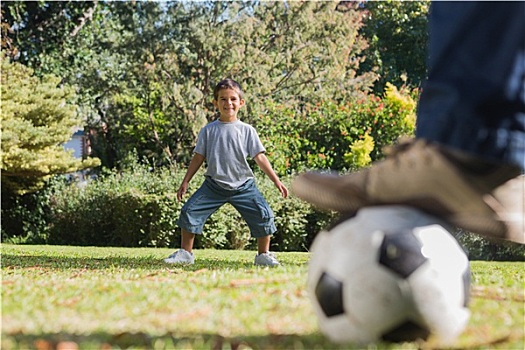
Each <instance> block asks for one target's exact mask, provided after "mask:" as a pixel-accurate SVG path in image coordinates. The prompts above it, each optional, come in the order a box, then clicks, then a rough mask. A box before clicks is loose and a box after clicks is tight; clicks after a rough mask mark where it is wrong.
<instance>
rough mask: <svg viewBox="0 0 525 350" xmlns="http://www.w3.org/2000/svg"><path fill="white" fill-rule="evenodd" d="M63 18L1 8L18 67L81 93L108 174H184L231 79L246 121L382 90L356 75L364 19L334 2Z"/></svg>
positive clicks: (120, 8) (49, 9) (211, 5)
mask: <svg viewBox="0 0 525 350" xmlns="http://www.w3.org/2000/svg"><path fill="white" fill-rule="evenodd" d="M64 6H66V5H63V3H56V2H45V1H44V2H40V3H38V5H33V4H32V5H27V6H24V5H21V4H18V3H16V2H15V3H10V2H7V3H6V4H4V3H2V8H3V9H4V10H5V12H6V17H5V19H4V20H5V21H7V22H8V23H10V24H11V30H12V31H13V34H12V35H13V36H16V38H17V40H15V44H16V45H18V49H19V52H22V53H24V54H23V55H21V56H20V57H19V59H20V60H21V61H22V62H24V63H27V64H29V65H30V66H32V67H34V68H35V69H36V70H37V73H38V74H44V73H54V74H56V75H60V76H61V77H63V80H64V81H65V82H67V83H69V84H71V85H74V86H76V88H77V90H78V103H79V105H80V106H81V107H82V116H83V117H84V118H85V120H86V121H87V122H88V123H89V125H90V127H91V128H92V129H94V130H96V133H93V139H92V143H93V149H94V152H95V153H94V155H95V156H98V157H99V158H101V159H102V162H103V164H104V165H105V166H107V167H110V168H112V167H114V166H116V165H117V164H118V161H119V160H121V159H123V158H125V157H126V154H128V153H130V152H132V151H133V149H137V151H138V153H139V155H140V156H141V159H147V160H148V162H149V163H150V164H157V165H158V164H172V165H173V164H178V163H187V162H188V161H189V159H190V157H191V150H192V148H193V144H194V141H195V138H196V135H197V132H198V130H199V129H200V127H202V126H203V125H204V123H205V122H206V121H207V120H210V119H212V118H213V115H214V113H213V109H212V105H211V100H212V97H211V90H212V88H213V86H214V85H215V83H216V82H217V81H218V80H220V79H222V78H224V77H232V78H234V79H236V80H238V81H239V82H240V83H241V85H243V86H244V88H245V89H246V91H247V101H248V103H247V106H246V108H245V111H246V113H247V115H248V116H252V115H258V114H259V113H258V111H260V110H261V108H262V106H263V102H264V101H266V100H273V101H276V102H279V103H286V104H287V105H289V106H290V107H291V108H295V107H294V106H297V105H299V104H303V103H306V102H311V103H315V102H317V101H320V100H322V99H335V100H341V99H344V98H348V97H351V96H357V95H360V94H361V93H362V92H363V91H367V89H368V88H369V86H371V84H372V81H373V79H375V75H374V74H371V73H368V72H363V73H360V74H357V73H356V71H357V69H358V67H359V61H360V60H359V59H358V58H357V55H358V54H359V53H360V52H361V51H362V50H363V48H364V47H365V42H364V40H363V39H362V38H361V37H360V36H359V35H358V29H359V27H360V26H361V19H360V14H359V13H358V12H356V11H355V10H354V9H351V10H348V11H340V10H339V7H338V2H334V1H329V2H289V3H283V2H260V1H233V2H220V1H219V2H217V1H204V2H178V1H177V2H165V3H161V2H135V1H133V2H93V3H91V2H88V3H77V2H68V3H67V9H66V8H64ZM61 10H63V11H61ZM42 18H45V20H42ZM33 19H35V23H37V25H38V26H39V27H38V26H37V27H35V26H33V23H32V22H31V21H32V20H33ZM36 19H38V20H36ZM77 21H78V22H77ZM56 27H60V30H55V31H52V30H54V29H56ZM38 28H42V29H43V30H42V32H41V33H40V34H39V35H40V36H36V33H39V32H38V30H37V29H38ZM48 29H49V31H48ZM291 33H293V35H291ZM47 38H49V39H50V40H49V42H47V41H46V39H47ZM232 38H234V40H232ZM35 40H36V43H35ZM57 40H58V41H57ZM43 41H44V42H46V45H41V46H39V45H38V43H40V42H43ZM57 42H60V45H58V44H57ZM225 48H226V49H225Z"/></svg>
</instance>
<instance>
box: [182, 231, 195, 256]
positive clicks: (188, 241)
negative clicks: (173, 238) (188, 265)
mask: <svg viewBox="0 0 525 350" xmlns="http://www.w3.org/2000/svg"><path fill="white" fill-rule="evenodd" d="M181 231H182V235H181V243H180V247H181V248H182V249H184V250H185V251H187V252H188V253H191V252H192V250H193V242H194V241H195V234H194V233H191V232H188V231H186V230H184V229H182V230H181Z"/></svg>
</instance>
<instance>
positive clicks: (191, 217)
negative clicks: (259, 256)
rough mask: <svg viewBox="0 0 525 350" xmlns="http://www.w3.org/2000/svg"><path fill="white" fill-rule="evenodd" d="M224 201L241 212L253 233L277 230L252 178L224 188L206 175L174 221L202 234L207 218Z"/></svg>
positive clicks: (270, 211)
mask: <svg viewBox="0 0 525 350" xmlns="http://www.w3.org/2000/svg"><path fill="white" fill-rule="evenodd" d="M226 203H230V204H231V205H232V206H233V207H234V208H235V209H236V210H237V211H238V212H239V213H240V214H241V216H242V218H243V219H244V220H245V221H246V223H247V224H248V227H249V228H250V234H251V236H252V237H255V238H257V237H265V236H269V235H272V234H274V233H275V231H277V228H276V227H275V222H274V215H273V212H272V210H271V209H270V206H269V205H268V202H266V199H264V197H263V195H262V193H261V192H260V191H259V189H258V188H257V186H256V185H255V181H254V180H253V179H250V180H248V181H246V182H245V183H244V184H242V185H241V186H240V187H238V188H236V189H234V190H227V189H224V188H222V187H221V186H219V185H218V184H217V183H216V182H215V181H213V180H212V179H210V178H208V177H207V178H206V180H205V181H204V183H203V184H202V185H201V187H200V188H199V189H198V190H197V191H196V192H195V193H194V194H193V195H192V196H191V197H190V199H189V200H188V201H187V202H186V203H185V204H184V206H183V207H182V209H181V212H180V216H179V220H178V221H177V225H179V227H180V228H182V229H184V230H186V231H188V232H191V233H194V234H202V231H203V227H204V224H205V222H206V220H208V218H209V217H210V215H211V214H213V213H214V212H216V211H217V210H218V209H219V208H220V207H221V206H223V205H224V204H226Z"/></svg>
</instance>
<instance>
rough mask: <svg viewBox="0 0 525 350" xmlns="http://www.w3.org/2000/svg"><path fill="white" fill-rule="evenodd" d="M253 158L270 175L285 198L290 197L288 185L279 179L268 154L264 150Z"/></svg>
mask: <svg viewBox="0 0 525 350" xmlns="http://www.w3.org/2000/svg"><path fill="white" fill-rule="evenodd" d="M253 159H254V160H255V162H256V163H257V165H258V166H259V168H261V170H262V171H263V172H264V173H265V174H266V176H268V177H269V178H270V180H272V181H273V183H274V184H275V187H277V189H278V190H279V192H281V195H282V196H283V198H286V197H288V189H287V188H286V186H284V185H283V183H282V182H281V180H279V177H278V176H277V174H276V173H275V171H273V168H272V165H271V164H270V161H269V160H268V158H266V155H265V154H264V153H263V152H261V153H259V154H257V155H256V156H255V157H254V158H253Z"/></svg>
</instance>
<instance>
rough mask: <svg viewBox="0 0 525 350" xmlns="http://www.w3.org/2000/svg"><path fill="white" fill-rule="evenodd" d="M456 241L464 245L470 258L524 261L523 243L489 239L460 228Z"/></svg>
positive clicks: (524, 247)
mask: <svg viewBox="0 0 525 350" xmlns="http://www.w3.org/2000/svg"><path fill="white" fill-rule="evenodd" d="M458 241H459V243H461V245H463V247H465V250H466V251H467V254H468V257H469V259H470V260H488V261H525V245H522V244H519V243H514V242H508V241H495V240H490V239H488V238H485V237H482V236H480V235H477V234H474V233H470V232H463V231H461V230H460V231H459V234H458Z"/></svg>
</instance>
